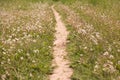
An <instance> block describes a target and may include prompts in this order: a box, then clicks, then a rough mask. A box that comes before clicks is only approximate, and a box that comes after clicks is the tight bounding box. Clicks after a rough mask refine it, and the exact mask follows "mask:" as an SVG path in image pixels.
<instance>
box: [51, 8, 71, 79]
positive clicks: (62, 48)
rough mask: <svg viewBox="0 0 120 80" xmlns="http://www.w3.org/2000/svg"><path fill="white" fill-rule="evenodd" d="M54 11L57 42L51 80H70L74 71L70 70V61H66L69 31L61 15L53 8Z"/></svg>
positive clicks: (55, 42)
mask: <svg viewBox="0 0 120 80" xmlns="http://www.w3.org/2000/svg"><path fill="white" fill-rule="evenodd" d="M52 10H53V13H54V16H55V19H56V22H57V24H56V33H55V37H56V40H55V41H54V45H55V46H54V48H53V49H54V52H53V56H54V59H53V66H54V67H55V69H54V70H53V74H52V75H50V80H70V77H71V75H72V73H73V71H72V69H71V68H69V61H68V60H67V59H65V57H66V56H67V52H66V41H67V35H68V31H67V30H66V27H65V25H64V24H63V23H62V21H61V19H60V15H59V13H58V12H57V11H56V10H55V9H54V6H52Z"/></svg>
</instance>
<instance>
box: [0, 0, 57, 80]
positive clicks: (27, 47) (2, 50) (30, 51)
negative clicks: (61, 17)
mask: <svg viewBox="0 0 120 80" xmlns="http://www.w3.org/2000/svg"><path fill="white" fill-rule="evenodd" d="M31 1H36V2H31ZM37 1H38V0H30V1H28V0H0V80H48V75H49V74H50V72H51V61H52V54H51V53H52V46H53V45H52V44H53V41H54V36H53V34H54V26H55V20H54V18H53V13H52V11H51V9H50V5H49V4H48V3H41V2H37Z"/></svg>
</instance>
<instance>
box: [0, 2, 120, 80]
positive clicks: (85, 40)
mask: <svg viewBox="0 0 120 80" xmlns="http://www.w3.org/2000/svg"><path fill="white" fill-rule="evenodd" d="M53 1H54V2H53ZM51 5H55V9H56V10H57V11H58V12H59V13H60V15H61V18H62V20H63V22H64V23H65V25H66V27H67V29H68V31H70V33H69V36H68V40H69V41H68V43H67V51H68V54H69V55H68V58H69V60H70V61H71V65H70V67H71V68H72V69H73V71H74V73H73V75H72V77H71V80H120V7H119V5H120V1H119V0H0V80H49V77H48V76H49V74H51V73H52V67H51V61H52V59H53V55H52V52H53V41H54V39H55V38H54V33H55V29H54V28H55V24H56V21H55V18H54V15H53V12H52V10H51Z"/></svg>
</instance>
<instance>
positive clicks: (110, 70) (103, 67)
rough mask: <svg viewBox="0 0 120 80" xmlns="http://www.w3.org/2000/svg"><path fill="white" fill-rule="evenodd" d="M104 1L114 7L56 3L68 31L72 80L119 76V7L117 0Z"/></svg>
mask: <svg viewBox="0 0 120 80" xmlns="http://www.w3.org/2000/svg"><path fill="white" fill-rule="evenodd" d="M96 4H97V3H96ZM105 4H112V6H111V7H112V8H113V9H115V10H113V11H110V10H109V5H108V6H106V7H108V8H106V9H104V7H102V6H101V5H99V6H98V4H97V5H91V4H90V3H87V4H86V3H83V2H80V1H77V2H75V3H73V4H71V5H68V4H66V5H65V4H61V3H58V4H57V6H56V8H57V10H58V11H59V13H61V15H62V18H63V20H64V22H65V23H66V26H67V27H68V30H69V31H70V34H69V37H68V40H69V42H68V44H67V51H68V52H69V55H68V56H69V59H70V60H71V62H72V63H71V67H72V68H73V70H74V74H73V76H72V80H113V79H115V80H119V79H120V63H119V62H120V57H119V56H120V48H119V47H120V28H119V24H120V23H119V17H120V16H119V15H118V14H119V9H118V8H116V7H117V6H118V4H117V3H116V2H114V3H112V2H111V1H108V2H107V1H106V3H105ZM113 4H114V5H115V4H116V6H113ZM113 13H115V14H113ZM107 14H108V15H107Z"/></svg>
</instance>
